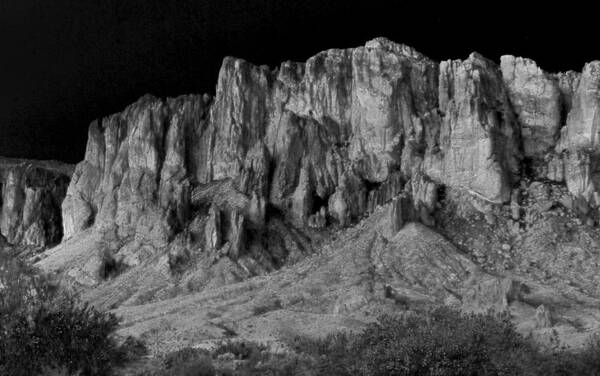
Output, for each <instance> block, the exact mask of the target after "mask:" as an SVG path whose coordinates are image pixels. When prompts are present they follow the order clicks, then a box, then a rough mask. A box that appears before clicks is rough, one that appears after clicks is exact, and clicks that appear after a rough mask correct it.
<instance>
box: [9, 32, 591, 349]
mask: <svg viewBox="0 0 600 376" xmlns="http://www.w3.org/2000/svg"><path fill="white" fill-rule="evenodd" d="M599 67H600V62H591V63H588V64H586V65H585V66H584V68H583V70H582V72H581V73H575V72H572V71H570V72H566V73H557V74H551V73H547V72H545V71H543V70H542V69H541V68H539V67H538V66H537V64H536V63H535V62H533V61H532V60H529V59H524V58H516V57H513V56H510V55H505V56H503V57H502V58H501V61H500V63H499V64H497V63H495V62H492V61H491V60H488V59H486V58H484V57H483V56H481V55H479V54H477V53H472V54H470V55H469V56H468V57H467V59H465V60H447V61H442V62H440V63H437V62H434V61H433V60H431V59H429V58H427V57H426V56H424V55H422V54H420V53H419V52H417V51H416V50H415V49H413V48H411V47H408V46H404V45H400V44H396V43H394V42H391V41H389V40H387V39H385V38H376V39H373V40H371V41H368V42H367V43H366V44H365V45H364V46H360V47H357V48H348V49H331V50H326V51H323V52H320V53H318V54H316V55H315V56H313V57H311V58H309V59H308V60H307V62H306V63H296V62H290V61H288V62H284V63H282V64H281V65H280V66H279V67H278V68H275V69H273V70H270V69H269V68H268V67H266V66H255V65H253V64H251V63H249V62H247V61H245V60H243V59H237V58H233V57H226V58H224V60H223V65H222V68H221V71H220V72H219V76H218V80H217V89H216V94H215V97H214V98H213V97H210V96H209V95H207V94H204V95H184V96H180V97H176V98H167V99H164V100H163V99H159V98H156V97H153V96H151V95H145V96H143V97H141V98H140V99H139V100H138V101H137V102H135V103H133V104H131V105H129V106H128V107H127V108H126V109H125V110H124V111H122V112H120V113H116V114H113V115H110V116H107V117H105V118H103V119H100V120H97V121H94V122H93V123H92V124H91V125H90V127H89V137H88V143H87V147H86V153H85V157H84V160H83V161H82V162H80V163H79V164H77V166H76V167H75V170H74V172H73V174H72V178H71V180H70V183H69V186H68V189H66V192H62V191H61V192H62V193H61V194H62V196H61V199H62V197H64V200H62V205H61V208H60V211H59V210H58V209H57V208H56V207H54V208H53V209H52V211H51V212H52V213H53V214H52V215H53V218H55V219H53V220H52V221H51V222H52V223H53V225H56V224H57V223H60V225H61V226H62V233H64V237H63V238H62V242H61V244H59V245H57V246H56V247H54V248H52V249H48V250H47V251H45V252H44V253H42V254H40V255H38V256H37V259H36V260H37V265H38V266H40V267H41V268H42V269H43V270H45V271H47V272H51V273H56V274H57V275H58V276H60V277H61V278H62V279H63V282H64V283H65V284H70V285H72V286H74V287H75V288H76V289H79V290H81V291H82V292H83V295H84V296H85V297H86V298H88V299H89V300H90V301H92V302H94V303H95V304H97V305H99V306H102V307H104V308H114V309H117V310H119V309H122V310H128V309H131V310H134V311H135V310H136V309H137V308H131V307H141V308H139V309H141V310H143V309H145V308H144V307H146V304H147V303H149V302H161V301H164V302H167V301H169V299H177V297H178V296H187V295H189V294H191V295H194V296H195V295H196V294H207V293H208V292H209V291H211V290H214V289H220V288H221V287H222V286H229V285H231V286H249V285H252V283H253V282H252V281H256V279H257V278H258V279H260V278H270V277H269V276H271V275H273V273H279V272H278V271H280V270H283V269H285V270H288V271H286V273H290V274H289V275H290V276H292V277H289V278H291V279H292V280H294V278H295V277H293V276H294V275H295V274H294V271H293V268H294V265H296V264H298V263H301V262H302V260H306V259H307V258H310V257H312V256H311V255H319V257H322V263H323V265H330V264H329V262H333V264H331V265H333V266H331V270H332V271H334V270H337V272H340V273H342V274H343V269H344V267H343V266H340V265H346V263H347V262H350V260H345V259H344V257H351V255H352V254H353V253H352V252H347V253H340V252H337V251H336V247H343V245H341V244H339V243H337V242H336V239H337V237H338V236H341V235H340V234H354V235H353V236H355V237H356V239H361V240H360V244H361V245H360V247H363V248H360V249H357V250H356V251H357V252H359V253H360V252H363V251H364V252H367V253H365V255H363V254H360V257H362V258H364V259H365V260H370V261H369V262H370V263H372V267H371V268H366V269H365V270H363V269H360V268H359V269H360V270H358V271H357V273H360V274H361V275H362V274H368V275H367V277H365V281H366V282H364V283H363V282H360V281H359V282H352V283H355V284H354V285H353V284H350V285H343V286H342V285H338V282H335V283H333V282H332V285H333V286H338V287H340V288H339V291H337V292H335V291H334V292H332V294H333V295H335V294H338V295H337V296H334V297H332V296H329V298H331V299H333V300H334V301H337V302H338V304H337V305H331V304H328V305H323V306H321V305H317V306H313V307H311V306H310V304H307V305H306V307H304V306H303V307H304V308H303V309H305V311H306V312H312V313H314V312H313V311H314V310H318V309H320V310H321V311H319V312H321V313H323V314H328V315H329V314H339V312H340V308H339V307H349V308H344V309H342V311H343V312H345V313H344V315H349V316H347V317H355V316H356V315H358V316H360V315H362V313H361V312H363V313H364V311H365V310H367V311H370V310H371V308H373V307H375V308H373V309H374V310H375V311H378V310H385V309H391V310H394V309H397V308H398V305H400V306H402V307H411V306H413V305H417V306H418V305H422V304H424V303H423V302H426V303H427V304H449V305H454V306H456V307H459V308H462V309H464V310H467V311H472V310H475V311H477V310H485V309H488V308H490V307H494V308H496V309H499V310H508V311H511V312H512V313H513V314H514V315H515V317H519V318H520V320H521V321H520V322H521V323H526V325H525V324H524V325H525V326H527V325H529V326H528V328H530V329H531V327H532V325H533V327H535V328H534V329H536V330H537V329H540V330H542V332H544V331H545V332H548V327H547V325H546V324H544V325H541V324H539V323H538V324H539V325H538V324H532V323H531V320H532V317H535V312H537V311H536V310H537V309H538V308H539V309H540V310H541V311H543V312H546V311H553V312H555V313H554V314H555V315H557V316H556V320H554V324H552V325H555V324H556V325H558V326H555V328H557V327H558V328H562V329H561V330H563V331H564V333H566V334H565V336H566V337H569V336H570V337H569V338H571V337H577V338H580V337H581V335H582V334H581V332H579V331H578V329H577V328H576V327H577V325H571V326H569V325H567V324H565V322H566V319H561V318H560V317H563V318H564V317H567V316H569V315H570V316H573V313H572V310H569V309H568V308H564V307H563V306H564V305H569V304H574V303H573V301H574V300H575V301H586V299H589V301H588V302H587V303H585V304H587V305H586V307H591V306H593V305H594V304H596V303H594V302H596V299H598V298H600V292H598V291H597V289H596V288H595V287H594V277H593V275H594V270H595V267H594V265H595V264H594V263H596V262H597V261H600V256H599V255H600V236H599V235H600V232H599V231H598V227H597V225H598V218H599V217H598V207H599V206H600V194H599V191H598V188H597V187H598V184H599V183H600V169H598V166H600V163H599V162H600V147H599V146H598V139H599V138H598V136H599V135H598V132H599V128H598V127H597V121H596V118H597V116H596V115H597V114H598V112H599V111H600V94H599V93H600V69H598V68H599ZM2 176H5V175H2ZM6 176H8V175H6ZM4 179H5V181H8V180H9V179H8V178H4ZM5 181H3V183H2V184H3V190H2V191H3V199H2V202H3V204H4V205H3V208H4V207H15V208H17V209H16V210H17V211H19V212H23V209H22V207H24V206H26V205H25V204H24V203H23V202H22V201H18V202H17V201H14V200H13V199H12V198H11V197H10V195H6V194H5V193H4V192H5V191H7V190H6V189H4V187H5V186H7V185H6V184H7V183H6V182H5ZM45 184H46V185H48V186H49V187H52V184H54V183H52V182H47V183H45ZM4 211H5V210H3V212H4ZM7 218H19V217H18V216H7ZM370 219H372V220H370ZM10 220H11V219H8V220H7V221H10ZM411 222H421V224H422V225H418V224H414V223H411ZM407 226H408V227H407ZM2 229H3V231H4V227H2ZM436 232H437V233H439V234H441V236H440V237H439V238H438V234H435V233H436ZM3 234H4V232H3ZM427 234H430V235H427ZM432 234H435V235H432ZM348 236H349V238H348V239H353V238H352V236H350V235H348ZM428 238H430V239H436V240H435V241H433V242H431V241H429V240H427V239H428ZM398 239H409V240H405V242H412V243H414V244H410V246H409V245H407V244H404V243H403V241H399V240H398ZM9 240H10V239H9ZM12 241H14V239H13V240H12ZM36 241H37V240H36ZM36 241H34V242H33V243H35V242H36ZM350 241H351V240H350ZM16 242H19V240H16ZM38 243H39V244H36V245H38V246H45V245H46V243H42V242H41V241H39V242H38ZM390 244H392V245H391V246H390ZM358 246H359V245H358V244H357V247H358ZM410 247H414V248H410ZM438 247H440V248H438ZM324 249H328V250H329V251H327V252H325V251H324ZM428 249H429V250H431V252H436V250H437V249H442V250H444V251H440V252H441V253H440V254H446V255H447V256H448V257H447V258H445V257H441V256H440V257H441V258H440V259H435V258H434V259H431V260H428V255H427V251H428ZM328 252H329V253H328ZM403 252H408V255H411V256H412V257H414V258H412V259H409V261H406V260H404V259H403V257H405V256H407V254H405V253H403ZM444 252H445V253H444ZM333 255H338V256H335V257H340V258H341V260H342V261H335V260H337V259H335V257H334V256H333ZM377 255H380V256H377ZM332 257H333V259H332ZM377 257H379V261H377ZM459 259H460V260H463V259H464V260H465V261H464V262H465V263H467V264H469V265H471V266H470V267H469V268H467V269H468V270H469V271H468V272H465V273H464V275H463V274H461V273H462V272H461V273H459V274H461V275H460V277H458V276H455V277H452V278H451V277H448V278H449V279H448V280H453V278H455V279H456V281H454V282H456V283H454V282H452V283H449V282H448V280H437V279H435V278H431V279H429V280H427V281H425V280H420V279H419V278H418V276H419V275H420V274H421V275H423V276H425V275H427V272H426V271H427V268H428V267H430V268H432V270H438V269H440V270H445V268H446V267H448V266H449V265H445V263H446V262H451V263H454V262H455V261H448V260H459ZM332 260H334V261H335V262H334V261H332ZM382 260H385V262H384V261H382ZM423 260H426V261H423ZM466 260H468V261H466ZM365 262H366V261H365ZM422 263H424V264H422ZM367 264H368V265H370V264H369V263H367ZM382 264H383V266H381V265H382ZM405 264H406V265H405ZM459 264H460V263H459ZM298 265H300V264H298ZM377 265H379V266H377ZM389 265H393V267H390V266H389ZM427 265H428V266H427ZM404 267H406V269H403V268H404ZM289 268H291V269H292V271H289ZM340 268H341V269H340ZM352 268H354V266H353V267H352ZM352 268H350V269H352ZM350 269H349V270H350ZM480 269H481V270H480ZM311 270H312V269H311ZM352 270H354V269H352ZM374 271H375V272H374ZM337 272H336V273H337ZM315 273H317V272H315ZM369 273H374V274H369ZM455 274H456V273H455ZM286 275H288V274H286ZM567 276H569V277H567ZM298 278H299V279H298V280H297V282H298V281H300V279H303V278H304V276H303V277H302V278H300V277H298ZM315 278H316V279H317V280H323V278H321V277H319V278H317V277H316V276H315ZM567 278H568V280H567ZM325 279H326V278H325ZM407 279H408V280H411V281H413V283H412V284H409V285H406V284H404V283H401V282H400V281H403V280H404V281H405V280H407ZM342 280H343V279H342ZM298 283H299V282H298ZM324 283H325V282H324ZM339 283H342V282H339ZM342 284H343V283H342ZM449 286H451V287H449ZM540 286H541V287H540ZM235 288H237V287H235ZM235 288H234V289H235ZM240 288H242V287H240ZM312 288H315V289H317V287H315V286H313V287H312ZM242 290H243V288H242ZM261 291H262V290H261ZM283 291H284V290H282V292H281V297H280V298H281V299H283V300H282V301H283V303H281V304H282V305H281V308H277V307H275V308H274V310H278V309H287V308H290V307H296V306H297V304H296V303H293V302H292V303H290V302H289V301H288V302H287V303H286V301H285V299H284V298H285V297H286V294H288V293H289V294H292V295H293V293H292V292H290V291H288V290H285V293H284V292H283ZM528 291H529V292H528ZM540 291H541V292H540ZM548 291H552V293H549V292H548ZM270 292H271V293H274V294H277V292H276V291H275V292H274V291H270ZM260 294H262V292H261V293H260ZM260 294H259V295H260ZM532 294H533V295H534V297H533V298H532V297H531V296H530V295H532ZM536 294H537V295H536ZM552 294H555V295H556V299H554V298H553V297H551V295H552ZM316 295H317V296H318V297H323V296H324V295H318V294H316ZM538 295H539V296H542V298H540V297H539V296H538ZM261 296H262V295H261ZM288 297H289V296H288ZM584 297H585V298H584ZM261 299H262V298H261ZM292 301H293V299H292ZM582 304H583V303H582ZM275 306H278V305H275ZM119 307H120V308H119ZM335 307H338V308H335ZM377 307H380V308H381V307H383V308H381V309H380V308H377ZM394 307H395V308H394ZM540 307H542V308H540ZM296 308H297V307H296ZM317 308H318V309H317ZM229 309H230V308H227V310H229ZM231 309H232V308H231ZM403 309H404V308H403ZM586 309H587V308H586ZM227 310H226V311H227ZM590 310H591V311H590V312H592V311H593V309H591V308H590ZM301 311H302V310H301ZM334 311H335V312H334ZM227 312H229V311H227ZM302 312H304V311H302ZM586 312H587V311H586ZM251 316H252V315H251ZM345 317H346V316H345ZM363 319H364V317H363ZM561 320H562V321H561ZM577 320H582V321H585V322H586V324H585V325H584V326H585V327H586V332H587V331H589V332H591V331H594V330H596V329H597V327H598V326H599V324H598V320H596V319H595V318H594V314H591V313H590V314H589V315H588V314H587V313H586V314H585V315H583V316H581V317H578V318H577ZM144 325H145V324H144ZM540 325H541V326H540ZM561 325H562V326H561ZM188 329H189V328H188ZM182 330H183V329H182ZM210 330H211V332H213V331H217V329H215V327H213V328H212V329H210ZM528 330H529V329H528ZM532 330H533V329H532ZM561 333H562V332H561Z"/></svg>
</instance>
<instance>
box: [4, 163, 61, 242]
mask: <svg viewBox="0 0 600 376" xmlns="http://www.w3.org/2000/svg"><path fill="white" fill-rule="evenodd" d="M71 173H72V166H69V165H66V164H60V163H58V162H43V161H27V160H18V159H8V158H0V205H1V206H0V233H1V234H2V235H3V237H5V238H6V240H7V241H8V242H9V243H11V244H15V245H27V246H35V247H46V246H49V245H53V244H56V243H58V242H60V240H61V239H62V235H63V232H62V217H61V211H60V205H61V202H62V201H63V199H64V197H65V194H66V191H67V186H68V184H69V179H70V176H71Z"/></svg>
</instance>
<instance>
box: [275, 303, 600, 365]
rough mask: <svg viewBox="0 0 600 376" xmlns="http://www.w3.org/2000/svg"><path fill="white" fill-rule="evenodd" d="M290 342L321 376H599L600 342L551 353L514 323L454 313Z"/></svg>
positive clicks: (382, 320) (397, 319)
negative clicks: (522, 334)
mask: <svg viewBox="0 0 600 376" xmlns="http://www.w3.org/2000/svg"><path fill="white" fill-rule="evenodd" d="M284 340H285V341H286V342H287V345H288V347H289V348H290V349H292V350H294V351H295V352H296V353H300V354H305V355H307V356H310V357H311V358H312V359H313V361H314V366H313V367H312V369H313V374H314V375H323V376H324V375H332V376H349V375H364V376H383V375H386V376H387V375H404V376H410V375H415V376H416V375H419V376H421V375H423V376H434V375H435V376H454V375H456V376H458V375H460V376H463V375H465V376H469V375H473V376H475V375H477V376H500V375H507V376H508V375H510V376H513V375H514V376H517V375H523V376H535V375H539V376H542V375H543V376H559V375H560V376H570V375H573V376H575V375H577V376H587V375H589V376H591V375H600V338H595V339H594V340H593V341H591V343H590V345H589V346H588V347H587V348H586V349H585V350H583V351H579V352H576V351H572V350H565V349H559V350H555V351H552V352H548V351H546V350H545V349H543V348H541V347H540V346H538V345H536V344H534V343H533V342H531V341H530V340H528V339H526V338H524V337H522V336H521V335H520V334H518V333H517V332H516V331H515V329H514V327H513V325H512V324H511V322H510V320H509V319H508V317H505V316H497V315H495V314H491V313H490V314H486V315H474V314H470V315H463V314H461V313H459V312H457V311H453V310H451V309H448V308H438V309H436V310H433V311H431V312H427V313H423V314H418V315H417V314H414V315H410V316H406V317H402V318H401V317H391V316H384V317H381V318H380V319H379V321H378V322H377V323H373V324H371V325H369V326H368V327H367V328H366V329H365V330H364V331H363V332H361V333H358V334H344V333H335V334H331V335H328V336H326V337H324V338H317V339H314V338H307V337H293V338H288V339H285V338H284Z"/></svg>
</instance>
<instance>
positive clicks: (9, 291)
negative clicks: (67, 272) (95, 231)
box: [0, 254, 144, 376]
mask: <svg viewBox="0 0 600 376" xmlns="http://www.w3.org/2000/svg"><path fill="white" fill-rule="evenodd" d="M0 292H1V293H0V374H2V375H7V376H19V375H27V376H31V375H42V374H43V375H46V374H68V375H73V374H79V375H82V376H85V375H110V374H111V373H112V371H113V370H114V368H115V367H116V366H119V365H122V364H124V363H126V362H127V361H129V360H131V359H132V358H135V357H138V356H140V355H141V354H142V353H143V352H144V346H143V344H141V343H140V342H138V341H136V340H134V339H132V338H128V339H127V340H126V341H125V342H124V343H123V344H119V343H118V339H117V338H116V337H115V335H114V332H115V330H116V329H117V326H118V319H117V318H116V317H115V316H114V315H113V314H110V313H104V312H101V311H99V310H97V309H95V308H93V307H92V306H90V305H88V304H84V303H81V302H79V301H78V300H77V299H76V298H75V297H74V296H73V295H72V294H67V293H65V292H62V291H59V289H58V288H57V287H56V286H55V285H54V284H52V283H51V282H50V280H49V279H48V278H46V277H45V276H43V275H41V274H39V273H38V272H37V271H36V270H35V269H34V268H32V267H31V266H30V265H28V264H27V263H26V262H24V261H21V260H19V259H18V258H17V257H13V256H8V255H6V254H3V255H0Z"/></svg>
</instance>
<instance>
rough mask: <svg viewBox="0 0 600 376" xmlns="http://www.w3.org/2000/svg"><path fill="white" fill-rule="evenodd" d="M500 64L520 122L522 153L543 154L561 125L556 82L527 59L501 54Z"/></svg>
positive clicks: (565, 84)
mask: <svg viewBox="0 0 600 376" xmlns="http://www.w3.org/2000/svg"><path fill="white" fill-rule="evenodd" d="M500 67H501V70H502V78H503V79H504V82H505V85H506V88H507V91H508V94H509V98H510V101H511V104H512V107H513V109H514V111H515V112H516V114H517V117H518V120H519V122H520V125H521V137H522V140H523V151H524V154H525V156H527V157H543V155H544V154H545V153H546V152H547V151H549V150H550V149H553V148H554V145H555V135H556V134H557V132H558V131H559V128H560V126H561V97H560V93H561V91H560V87H559V84H558V82H557V81H556V80H555V79H554V78H553V77H551V76H550V75H549V74H547V73H546V72H544V71H543V70H541V69H540V68H539V67H538V66H537V65H536V63H535V62H534V61H532V60H529V59H524V58H521V57H514V56H508V55H507V56H502V57H501V59H500ZM565 81H566V80H565ZM563 85H564V86H568V83H566V82H565V83H564V84H563Z"/></svg>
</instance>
